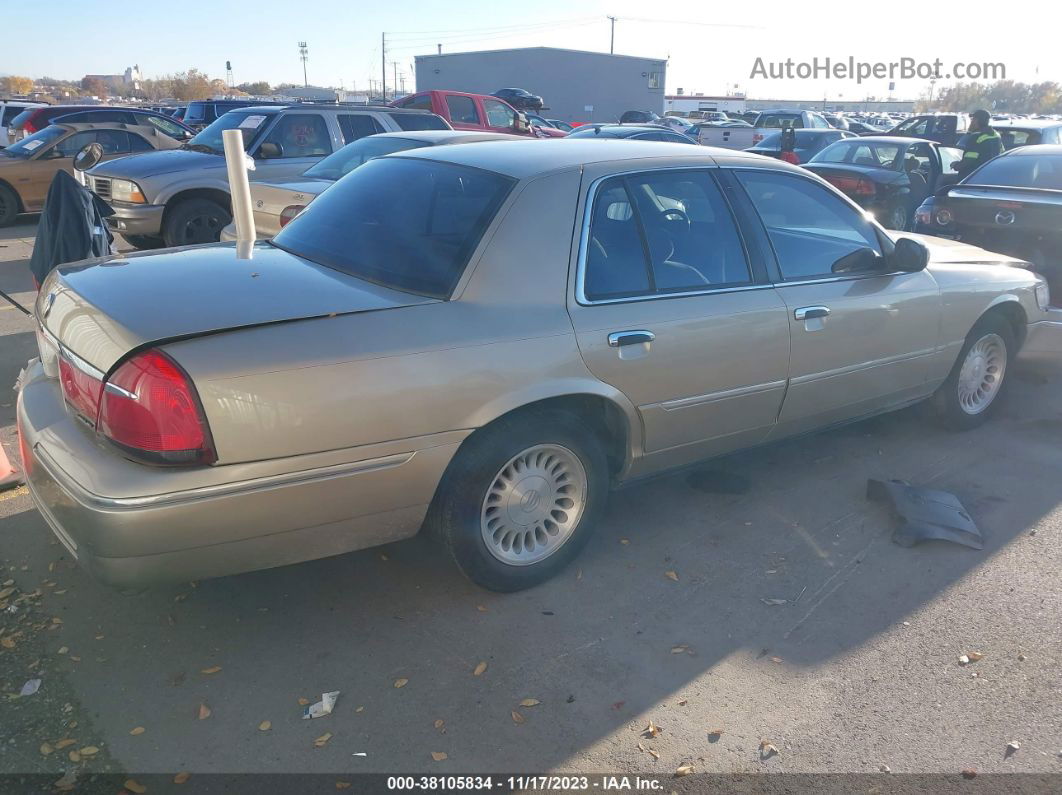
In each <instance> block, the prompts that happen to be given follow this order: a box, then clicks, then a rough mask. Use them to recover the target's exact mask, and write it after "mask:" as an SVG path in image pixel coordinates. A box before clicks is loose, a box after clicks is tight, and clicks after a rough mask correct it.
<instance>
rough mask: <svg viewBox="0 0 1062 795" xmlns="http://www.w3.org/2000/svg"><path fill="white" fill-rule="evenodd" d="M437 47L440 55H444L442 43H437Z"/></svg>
mask: <svg viewBox="0 0 1062 795" xmlns="http://www.w3.org/2000/svg"><path fill="white" fill-rule="evenodd" d="M435 47H436V49H437V50H438V53H439V55H442V45H441V44H436V45H435Z"/></svg>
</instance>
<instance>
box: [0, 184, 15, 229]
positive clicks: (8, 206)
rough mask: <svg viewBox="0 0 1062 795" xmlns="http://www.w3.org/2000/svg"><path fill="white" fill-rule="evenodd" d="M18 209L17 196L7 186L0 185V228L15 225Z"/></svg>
mask: <svg viewBox="0 0 1062 795" xmlns="http://www.w3.org/2000/svg"><path fill="white" fill-rule="evenodd" d="M19 209H20V208H19V203H18V195H17V194H16V193H15V192H14V191H13V190H11V188H9V187H7V185H0V226H11V224H13V223H15V218H16V217H18V211H19Z"/></svg>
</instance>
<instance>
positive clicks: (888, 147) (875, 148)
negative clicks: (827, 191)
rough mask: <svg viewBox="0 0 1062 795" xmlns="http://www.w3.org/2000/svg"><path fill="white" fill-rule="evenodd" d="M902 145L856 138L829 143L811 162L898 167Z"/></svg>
mask: <svg viewBox="0 0 1062 795" xmlns="http://www.w3.org/2000/svg"><path fill="white" fill-rule="evenodd" d="M902 151H903V146H902V145H900V144H891V143H886V142H884V141H881V142H873V143H868V142H866V141H860V140H859V139H858V138H856V139H849V140H846V141H837V142H835V143H832V144H830V145H829V146H827V147H826V148H825V149H823V150H822V151H821V152H819V153H818V154H817V155H815V157H813V158H811V162H812V163H846V164H849V165H853V166H870V167H872V168H891V169H896V168H899V163H900V153H901V152H902Z"/></svg>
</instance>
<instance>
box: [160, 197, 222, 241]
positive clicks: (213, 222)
mask: <svg viewBox="0 0 1062 795" xmlns="http://www.w3.org/2000/svg"><path fill="white" fill-rule="evenodd" d="M231 222H232V214H231V213H229V211H228V210H227V209H226V208H224V207H222V206H221V205H220V204H218V203H217V202H215V201H211V200H210V199H187V200H185V201H182V202H181V203H180V204H178V205H177V206H176V207H174V208H173V209H172V210H170V211H169V212H167V213H166V221H165V223H163V225H162V226H163V228H162V239H163V240H164V241H165V242H166V245H167V246H191V245H195V244H197V243H217V242H218V241H219V240H220V239H221V230H222V229H224V228H225V227H226V226H228V225H229V223H231Z"/></svg>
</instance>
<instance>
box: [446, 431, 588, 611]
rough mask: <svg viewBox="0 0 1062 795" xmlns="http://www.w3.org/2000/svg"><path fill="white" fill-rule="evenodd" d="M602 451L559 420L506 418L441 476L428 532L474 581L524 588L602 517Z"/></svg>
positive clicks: (560, 561) (574, 551)
mask: <svg viewBox="0 0 1062 795" xmlns="http://www.w3.org/2000/svg"><path fill="white" fill-rule="evenodd" d="M607 492H608V463H607V460H606V457H605V452H604V449H603V447H602V445H601V442H600V441H599V440H598V439H597V438H596V437H595V436H594V434H593V433H591V432H590V431H589V430H587V429H586V427H585V424H584V423H581V422H580V421H579V420H578V418H577V417H575V416H574V415H572V414H569V413H567V412H563V411H550V412H541V413H535V414H526V415H522V416H516V417H512V418H508V419H503V420H501V421H499V422H498V423H496V424H495V425H493V426H489V427H487V428H484V429H483V430H481V431H479V432H477V433H476V434H475V435H474V436H473V437H472V438H470V439H469V440H468V441H467V442H466V443H465V445H464V446H463V447H462V449H461V450H460V451H459V452H458V454H457V457H456V458H455V459H454V462H453V463H452V464H451V466H450V469H449V470H448V471H447V474H446V477H445V478H444V480H443V483H442V484H441V485H440V490H439V494H438V496H437V497H436V500H435V503H434V504H433V506H432V511H431V516H430V519H429V524H430V525H431V526H432V528H433V529H434V530H435V531H436V533H437V534H438V535H439V536H441V538H442V540H443V542H444V543H445V544H446V546H447V547H448V548H449V550H450V553H451V555H452V556H453V558H454V561H455V562H456V563H457V566H458V568H460V569H461V571H462V572H463V573H464V575H465V576H466V577H468V578H469V579H470V580H472V582H474V583H476V584H477V585H480V586H482V587H484V588H488V589H490V590H492V591H518V590H521V589H523V588H529V587H531V586H533V585H537V584H539V583H541V582H544V581H545V580H547V579H549V578H550V577H552V576H553V575H554V574H556V573H557V572H559V571H560V570H561V569H562V568H564V567H565V566H566V565H567V564H568V563H570V562H571V561H572V559H573V558H575V557H576V555H578V554H579V552H580V551H581V550H582V548H583V547H584V546H585V545H586V542H587V541H588V540H589V538H590V534H591V533H592V532H593V527H594V524H595V523H596V521H597V519H598V518H599V517H600V515H601V512H602V511H603V510H604V506H605V502H606V498H607Z"/></svg>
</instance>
